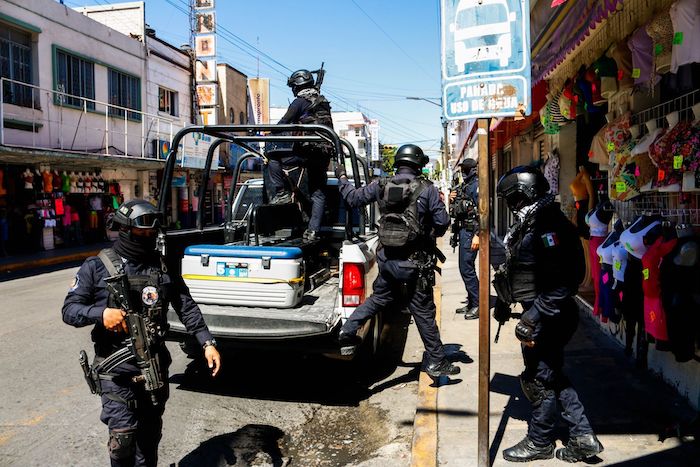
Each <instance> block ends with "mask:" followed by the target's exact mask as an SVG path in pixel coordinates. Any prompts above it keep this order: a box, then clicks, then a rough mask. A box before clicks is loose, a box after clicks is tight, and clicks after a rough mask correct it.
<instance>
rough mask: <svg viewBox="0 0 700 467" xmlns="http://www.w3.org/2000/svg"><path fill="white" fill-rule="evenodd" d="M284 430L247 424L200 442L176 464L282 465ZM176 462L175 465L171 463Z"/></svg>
mask: <svg viewBox="0 0 700 467" xmlns="http://www.w3.org/2000/svg"><path fill="white" fill-rule="evenodd" d="M284 435H285V434H284V432H283V431H282V430H280V429H279V428H276V427H274V426H270V425H246V426H244V427H242V428H240V429H239V430H236V431H234V432H232V433H226V434H223V435H219V436H215V437H213V438H211V439H208V440H207V441H205V442H203V443H202V444H200V445H199V446H198V447H197V448H196V449H195V450H194V451H192V452H190V453H189V454H187V455H186V456H185V457H183V458H182V459H181V460H180V462H178V463H177V465H178V466H179V467H215V466H216V467H218V466H227V465H269V466H274V467H282V466H284V465H287V464H288V459H286V458H284V457H283V456H282V451H281V450H280V446H279V443H280V441H281V439H282V438H283V437H284ZM172 465H175V464H172Z"/></svg>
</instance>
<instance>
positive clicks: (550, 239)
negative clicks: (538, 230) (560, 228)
mask: <svg viewBox="0 0 700 467" xmlns="http://www.w3.org/2000/svg"><path fill="white" fill-rule="evenodd" d="M542 243H543V244H544V246H545V248H552V247H555V246H557V245H559V237H557V233H556V232H548V233H546V234H544V235H542Z"/></svg>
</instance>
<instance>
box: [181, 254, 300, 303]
mask: <svg viewBox="0 0 700 467" xmlns="http://www.w3.org/2000/svg"><path fill="white" fill-rule="evenodd" d="M182 278H183V279H184V280H185V284H187V287H189V289H190V293H191V294H192V298H194V300H195V302H197V303H201V304H209V305H237V306H252V307H267V308H292V307H294V306H296V305H297V304H298V303H299V302H300V301H301V299H302V297H303V295H304V260H303V258H302V251H301V249H300V248H293V247H267V246H265V247H260V246H245V245H193V246H189V247H187V249H186V250H185V256H184V257H183V258H182Z"/></svg>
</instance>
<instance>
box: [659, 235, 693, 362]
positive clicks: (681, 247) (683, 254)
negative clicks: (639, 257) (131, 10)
mask: <svg viewBox="0 0 700 467" xmlns="http://www.w3.org/2000/svg"><path fill="white" fill-rule="evenodd" d="M660 279H661V303H662V306H663V308H664V310H665V311H666V319H667V324H668V326H667V327H668V340H669V345H670V349H671V352H673V354H674V356H675V357H676V361H678V362H687V361H690V360H692V359H693V358H694V357H695V344H696V341H697V339H698V330H700V289H698V284H700V238H698V237H695V236H693V233H692V228H691V229H687V231H686V232H683V231H682V230H679V234H678V241H677V242H676V245H675V247H674V248H673V250H671V252H670V253H669V254H668V255H667V256H666V257H665V258H664V261H663V262H662V263H661V269H660Z"/></svg>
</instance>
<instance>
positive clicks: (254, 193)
mask: <svg viewBox="0 0 700 467" xmlns="http://www.w3.org/2000/svg"><path fill="white" fill-rule="evenodd" d="M262 201H263V186H262V185H247V186H246V187H245V188H244V189H243V193H241V199H240V203H239V204H238V206H236V211H235V212H234V213H233V220H235V221H240V220H243V219H244V218H245V215H246V213H247V212H248V209H249V208H250V206H251V205H252V206H257V205H259V204H262Z"/></svg>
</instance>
